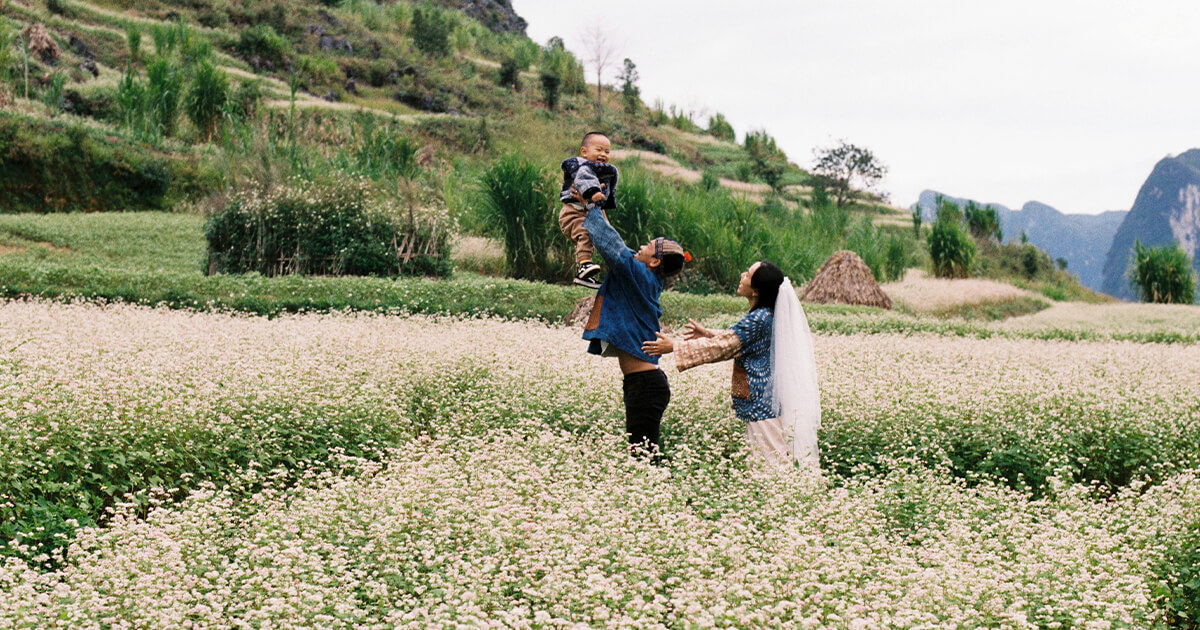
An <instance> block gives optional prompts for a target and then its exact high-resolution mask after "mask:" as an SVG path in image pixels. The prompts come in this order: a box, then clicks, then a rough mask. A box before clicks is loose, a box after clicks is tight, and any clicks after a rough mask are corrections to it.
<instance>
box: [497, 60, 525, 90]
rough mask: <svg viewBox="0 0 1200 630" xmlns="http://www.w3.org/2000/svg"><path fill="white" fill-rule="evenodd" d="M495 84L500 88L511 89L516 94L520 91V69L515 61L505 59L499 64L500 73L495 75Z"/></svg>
mask: <svg viewBox="0 0 1200 630" xmlns="http://www.w3.org/2000/svg"><path fill="white" fill-rule="evenodd" d="M496 82H497V83H499V84H500V86H501V87H506V88H512V89H514V90H516V91H518V92H520V91H521V68H520V67H519V66H518V65H517V61H516V59H514V58H512V57H506V58H505V59H504V61H503V62H501V64H500V71H499V73H498V74H497V75H496Z"/></svg>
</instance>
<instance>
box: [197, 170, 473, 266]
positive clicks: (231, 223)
mask: <svg viewBox="0 0 1200 630" xmlns="http://www.w3.org/2000/svg"><path fill="white" fill-rule="evenodd" d="M368 192H369V191H368V189H367V187H366V186H365V185H363V184H362V183H361V182H344V181H342V182H334V183H329V184H324V183H313V182H300V183H297V184H294V185H286V186H280V187H277V188H274V189H268V190H265V191H250V192H245V193H241V194H239V195H237V196H236V197H234V199H233V200H232V201H231V202H230V203H229V205H228V206H227V207H226V208H225V209H224V210H223V211H220V212H217V213H215V214H213V216H212V217H211V218H210V219H209V221H208V223H207V225H206V226H205V237H206V238H207V240H208V251H209V261H210V262H209V270H210V271H216V272H222V273H247V272H257V273H260V274H263V275H266V276H274V275H283V274H299V275H312V274H327V275H357V276H395V275H398V274H400V273H428V274H431V275H443V276H444V275H449V273H450V271H451V268H450V264H449V254H450V251H449V244H448V233H447V231H446V230H445V229H443V228H444V226H442V225H440V224H438V223H436V222H434V221H425V222H420V221H411V222H409V223H407V224H406V222H405V221H404V220H403V218H402V217H401V216H399V213H397V212H395V211H394V210H392V209H391V208H388V207H385V206H382V204H377V202H375V201H374V200H373V199H371V197H370V196H369V194H368ZM410 235H415V236H416V240H417V245H416V246H414V247H412V248H410V251H412V250H413V249H419V250H423V249H426V248H428V250H429V251H430V252H431V253H428V254H427V253H424V252H419V253H421V256H418V257H417V258H414V259H412V260H402V259H401V258H400V257H399V256H398V255H397V249H398V247H399V246H400V243H401V242H402V240H405V239H406V237H408V236H410Z"/></svg>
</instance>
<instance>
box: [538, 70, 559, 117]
mask: <svg viewBox="0 0 1200 630" xmlns="http://www.w3.org/2000/svg"><path fill="white" fill-rule="evenodd" d="M541 82H542V100H544V101H545V102H546V109H548V110H550V111H554V110H556V109H558V89H559V86H560V85H562V79H561V78H559V76H558V75H557V74H554V73H553V72H543V73H542V74H541Z"/></svg>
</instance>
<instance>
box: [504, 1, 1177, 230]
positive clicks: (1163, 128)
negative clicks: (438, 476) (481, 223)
mask: <svg viewBox="0 0 1200 630" xmlns="http://www.w3.org/2000/svg"><path fill="white" fill-rule="evenodd" d="M513 6H514V8H515V9H516V11H517V13H518V14H520V15H521V16H522V17H524V18H525V19H526V20H528V22H529V28H528V29H527V33H528V34H529V36H530V37H531V38H533V39H534V40H535V41H537V42H539V43H545V41H546V40H547V39H549V38H550V37H551V36H553V35H558V36H560V37H562V38H563V39H564V40H565V41H566V43H567V47H568V48H569V49H571V50H572V51H573V52H575V53H576V55H577V56H580V57H585V56H586V55H585V54H584V47H583V45H582V40H583V33H584V31H585V30H586V28H587V27H588V25H589V24H593V23H594V24H599V25H600V26H601V27H602V28H604V29H605V30H606V31H607V32H608V33H609V34H610V37H611V38H612V39H613V40H614V41H615V42H616V44H617V46H616V48H617V51H618V57H617V60H618V62H619V61H620V60H621V59H623V58H625V57H629V58H630V59H632V60H633V62H634V63H635V64H637V68H638V71H639V72H640V74H641V80H640V82H639V83H640V87H641V89H642V95H643V99H644V100H646V101H647V102H648V103H653V102H654V100H655V99H659V98H661V99H662V100H663V102H664V103H666V104H667V105H670V104H675V105H678V106H681V107H684V108H687V109H689V110H694V111H695V112H696V113H697V114H698V116H697V122H699V123H701V125H704V124H706V123H707V120H708V114H710V113H711V112H713V111H720V112H722V113H723V114H725V116H726V118H728V119H729V121H730V122H731V123H732V124H733V126H734V128H735V129H736V130H737V132H738V138H739V140H740V139H741V137H742V134H744V133H745V132H746V130H747V129H766V130H767V131H768V132H769V133H771V134H772V135H773V136H775V138H776V140H777V141H778V143H779V145H780V147H781V148H783V149H784V150H785V151H786V152H787V154H788V157H789V159H790V160H791V161H793V162H795V163H797V164H799V165H800V166H803V167H809V166H811V163H812V155H813V153H812V151H813V148H814V147H819V146H828V145H831V144H833V143H834V142H836V141H837V140H838V139H845V140H847V141H849V142H852V143H854V144H858V145H861V146H865V147H867V148H869V149H871V150H872V151H874V152H875V154H876V155H877V156H878V157H879V158H880V159H881V160H882V161H883V162H884V163H885V164H886V165H887V166H888V168H889V173H888V176H887V179H886V180H884V182H883V184H882V186H881V188H882V190H883V191H884V192H886V193H888V194H889V195H890V197H891V200H892V203H893V204H895V205H899V206H902V207H907V206H908V205H910V204H912V203H913V202H915V201H916V199H917V195H918V194H919V193H920V192H921V191H922V190H924V189H926V188H930V189H935V190H938V191H941V192H944V193H947V194H950V195H954V196H959V197H969V198H973V199H977V200H980V201H985V202H994V203H999V204H1003V205H1006V206H1009V207H1010V208H1014V209H1016V208H1019V207H1020V206H1021V205H1022V204H1024V203H1025V202H1026V201H1031V200H1036V201H1041V202H1043V203H1046V204H1049V205H1051V206H1054V207H1055V208H1058V209H1059V210H1061V211H1063V212H1068V213H1088V214H1094V213H1097V212H1102V211H1104V210H1127V209H1129V207H1130V206H1131V205H1132V204H1133V201H1134V198H1135V197H1136V196H1137V192H1138V189H1139V188H1140V186H1141V184H1142V182H1144V181H1145V179H1146V177H1147V176H1148V175H1149V174H1150V171H1151V169H1152V168H1153V167H1154V164H1155V163H1156V162H1157V161H1158V160H1160V159H1162V158H1163V157H1166V156H1167V155H1178V154H1179V153H1182V152H1184V151H1186V150H1187V149H1190V148H1193V147H1198V146H1200V80H1197V75H1198V70H1200V2H1197V1H1196V0H1186V1H1185V0H1141V1H1136V2H1135V1H1134V0H1128V1H1122V2H1115V1H1111V0H1087V1H1082V0H1002V1H991V2H984V1H977V0H920V1H916V2H913V1H904V2H901V1H897V0H822V1H819V2H813V1H800V0H792V1H788V0H761V1H756V0H742V1H741V2H734V1H731V0H689V1H683V0H638V1H632V0H605V2H597V3H583V2H568V1H564V0H513ZM615 76H616V68H615V66H614V68H613V70H610V71H609V72H608V74H607V75H606V78H605V82H606V83H608V82H610V77H615ZM589 80H590V81H594V80H595V79H594V73H593V72H592V71H591V68H589Z"/></svg>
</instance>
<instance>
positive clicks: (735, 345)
mask: <svg viewBox="0 0 1200 630" xmlns="http://www.w3.org/2000/svg"><path fill="white" fill-rule="evenodd" d="M741 352H742V342H741V340H739V339H738V336H737V334H736V333H734V332H733V331H732V330H721V331H717V332H716V334H714V335H713V336H712V337H701V338H700V339H692V340H691V341H679V342H676V343H675V368H676V369H677V370H679V371H680V372H682V371H684V370H687V369H689V368H694V367H696V366H697V365H702V364H704V363H717V362H720V361H728V360H729V359H732V358H734V357H736V356H737V355H738V354H740V353H741Z"/></svg>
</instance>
